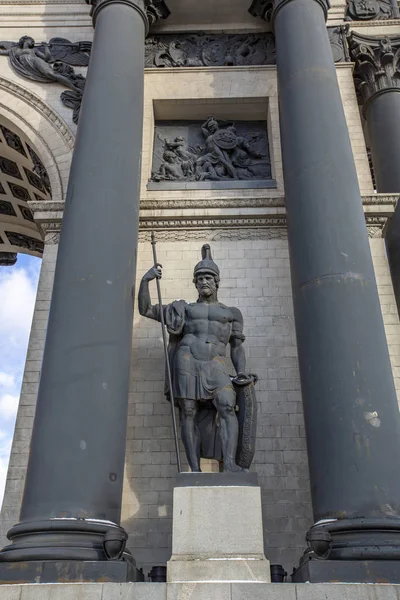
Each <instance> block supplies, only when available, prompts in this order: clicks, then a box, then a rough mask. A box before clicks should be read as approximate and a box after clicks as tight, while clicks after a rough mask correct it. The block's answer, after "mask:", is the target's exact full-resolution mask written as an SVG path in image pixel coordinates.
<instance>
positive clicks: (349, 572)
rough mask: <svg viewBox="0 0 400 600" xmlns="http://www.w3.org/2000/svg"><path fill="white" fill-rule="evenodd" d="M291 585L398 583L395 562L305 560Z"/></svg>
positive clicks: (398, 566) (399, 568)
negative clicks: (307, 583) (308, 583)
mask: <svg viewBox="0 0 400 600" xmlns="http://www.w3.org/2000/svg"><path fill="white" fill-rule="evenodd" d="M292 581H293V583H306V582H310V583H400V561H397V560H307V561H306V562H304V563H303V564H302V565H301V566H300V567H299V568H298V569H296V570H295V571H294V573H293V575H292Z"/></svg>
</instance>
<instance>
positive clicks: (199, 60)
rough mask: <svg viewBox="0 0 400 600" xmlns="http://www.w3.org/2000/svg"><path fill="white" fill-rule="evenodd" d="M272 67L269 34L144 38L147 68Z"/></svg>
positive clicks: (271, 41)
mask: <svg viewBox="0 0 400 600" xmlns="http://www.w3.org/2000/svg"><path fill="white" fill-rule="evenodd" d="M273 64H275V42H274V38H273V35H272V34H271V33H246V34H240V35H239V34H237V35H236V34H232V35H231V34H207V33H191V34H174V35H170V34H168V35H167V34H165V35H156V36H153V35H151V36H149V37H148V38H147V39H146V46H145V66H146V67H147V68H157V67H223V66H247V65H273Z"/></svg>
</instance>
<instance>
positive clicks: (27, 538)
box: [0, 518, 135, 564]
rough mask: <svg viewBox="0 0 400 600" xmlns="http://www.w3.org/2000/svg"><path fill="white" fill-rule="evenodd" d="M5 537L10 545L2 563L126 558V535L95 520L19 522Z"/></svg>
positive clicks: (1, 557)
mask: <svg viewBox="0 0 400 600" xmlns="http://www.w3.org/2000/svg"><path fill="white" fill-rule="evenodd" d="M7 537H8V539H9V540H10V541H11V544H9V545H8V546H5V547H4V548H3V549H2V550H1V551H0V564H1V563H3V562H6V563H9V562H27V561H29V562H30V561H37V562H41V561H58V560H60V561H82V562H91V561H100V562H102V561H107V560H113V561H116V560H119V559H122V557H123V556H124V558H126V560H129V561H131V562H132V564H135V562H134V560H133V558H132V556H131V554H130V553H129V552H124V551H125V545H126V541H127V539H128V534H127V533H126V531H125V530H124V529H123V528H122V527H120V526H119V525H117V524H115V523H112V522H111V521H101V520H97V519H75V518H64V519H60V518H54V519H48V520H43V521H22V522H21V523H18V524H17V525H14V527H12V528H11V529H10V530H9V531H8V532H7Z"/></svg>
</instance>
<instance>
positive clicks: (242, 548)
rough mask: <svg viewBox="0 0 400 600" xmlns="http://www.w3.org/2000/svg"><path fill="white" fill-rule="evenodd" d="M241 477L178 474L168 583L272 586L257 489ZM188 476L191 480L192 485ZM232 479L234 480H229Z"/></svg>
mask: <svg viewBox="0 0 400 600" xmlns="http://www.w3.org/2000/svg"><path fill="white" fill-rule="evenodd" d="M246 475H247V474H244V480H243V484H242V485H241V481H240V475H238V477H237V478H236V476H235V475H234V476H233V478H232V474H229V475H227V476H226V475H225V474H220V473H215V474H210V473H205V474H204V481H202V475H201V474H198V473H196V474H195V473H193V474H191V473H188V474H185V475H184V476H183V477H185V481H184V483H183V484H182V474H181V475H180V476H179V477H178V479H179V482H178V487H175V489H174V507H173V531H172V557H171V560H170V561H169V562H168V565H167V581H168V582H171V583H178V582H201V581H212V582H223V581H254V582H270V581H271V578H270V568H269V561H268V560H267V559H266V558H265V556H264V540H263V527H262V515H261V492H260V488H259V487H258V486H257V485H255V484H254V483H253V482H252V481H253V480H251V481H250V482H249V480H248V479H246ZM190 478H192V481H190ZM232 479H233V480H234V481H233V480H232Z"/></svg>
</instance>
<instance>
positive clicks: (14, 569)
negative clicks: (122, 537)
mask: <svg viewBox="0 0 400 600" xmlns="http://www.w3.org/2000/svg"><path fill="white" fill-rule="evenodd" d="M142 577H143V575H142V574H141V573H139V571H138V570H137V569H136V568H135V567H134V566H133V564H132V563H130V562H128V561H124V560H109V561H79V560H64V561H56V560H47V561H36V560H32V561H26V562H0V583H57V582H60V583H81V582H98V581H102V582H104V581H110V582H125V581H143V579H141V578H142ZM0 598H1V596H0Z"/></svg>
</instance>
